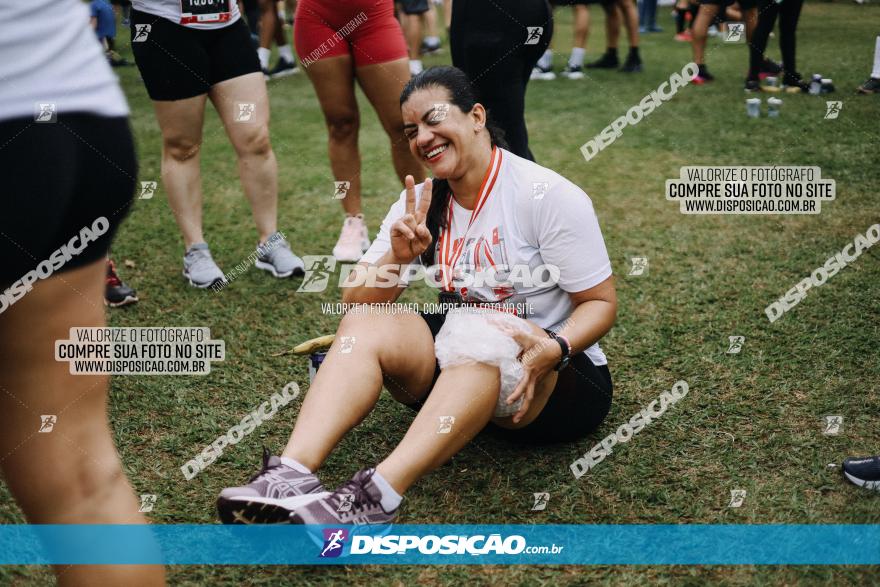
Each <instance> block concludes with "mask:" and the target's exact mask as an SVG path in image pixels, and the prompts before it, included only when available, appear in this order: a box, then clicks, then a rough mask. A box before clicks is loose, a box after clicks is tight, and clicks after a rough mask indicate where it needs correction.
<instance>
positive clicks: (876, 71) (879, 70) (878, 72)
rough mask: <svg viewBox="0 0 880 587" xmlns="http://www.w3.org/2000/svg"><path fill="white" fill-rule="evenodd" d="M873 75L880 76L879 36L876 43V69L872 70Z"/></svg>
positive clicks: (874, 76) (876, 77) (875, 77)
mask: <svg viewBox="0 0 880 587" xmlns="http://www.w3.org/2000/svg"><path fill="white" fill-rule="evenodd" d="M871 77H873V78H874V79H878V78H880V37H877V41H876V42H875V44H874V69H873V70H872V71H871Z"/></svg>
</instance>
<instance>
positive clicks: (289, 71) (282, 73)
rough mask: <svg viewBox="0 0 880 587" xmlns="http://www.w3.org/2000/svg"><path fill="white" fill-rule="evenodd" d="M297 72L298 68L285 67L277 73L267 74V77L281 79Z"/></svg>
mask: <svg viewBox="0 0 880 587" xmlns="http://www.w3.org/2000/svg"><path fill="white" fill-rule="evenodd" d="M298 73H299V68H298V67H297V68H295V69H285V70H284V71H279V72H278V73H273V74H272V75H270V76H269V79H281V78H283V77H290V76H292V75H296V74H298Z"/></svg>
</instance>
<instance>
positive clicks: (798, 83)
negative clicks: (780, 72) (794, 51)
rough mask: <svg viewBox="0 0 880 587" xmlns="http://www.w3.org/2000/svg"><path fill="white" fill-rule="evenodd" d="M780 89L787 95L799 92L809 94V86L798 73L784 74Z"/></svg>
mask: <svg viewBox="0 0 880 587" xmlns="http://www.w3.org/2000/svg"><path fill="white" fill-rule="evenodd" d="M782 87H783V89H784V90H785V93H787V94H799V93H801V92H803V93H804V94H808V93H809V92H810V85H809V84H807V83H805V82H804V80H803V78H802V77H801V74H799V73H786V74H785V75H784V76H783V77H782Z"/></svg>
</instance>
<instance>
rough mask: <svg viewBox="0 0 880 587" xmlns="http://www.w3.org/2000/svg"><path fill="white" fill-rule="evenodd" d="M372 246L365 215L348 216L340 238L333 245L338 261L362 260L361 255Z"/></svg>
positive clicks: (334, 254)
mask: <svg viewBox="0 0 880 587" xmlns="http://www.w3.org/2000/svg"><path fill="white" fill-rule="evenodd" d="M369 248H370V238H369V236H368V234H367V224H366V223H365V222H364V215H363V214H358V215H357V216H346V217H345V222H344V223H343V224H342V232H340V233H339V240H338V241H336V246H335V247H333V256H334V257H336V260H337V261H351V262H353V263H355V262H357V261H360V259H361V256H362V255H363V254H364V253H365V252H366V250H367V249H369Z"/></svg>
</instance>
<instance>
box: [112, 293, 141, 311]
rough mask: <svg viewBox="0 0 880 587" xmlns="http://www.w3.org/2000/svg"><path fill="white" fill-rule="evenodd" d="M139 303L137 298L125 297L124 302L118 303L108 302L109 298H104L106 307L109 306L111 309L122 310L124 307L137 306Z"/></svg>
mask: <svg viewBox="0 0 880 587" xmlns="http://www.w3.org/2000/svg"><path fill="white" fill-rule="evenodd" d="M138 301H139V300H138V297H137V296H125V299H124V300H121V301H118V302H111V301H110V300H108V299H107V298H104V305H105V306H109V307H111V308H121V307H122V306H128V305H130V304H136V303H138Z"/></svg>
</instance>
